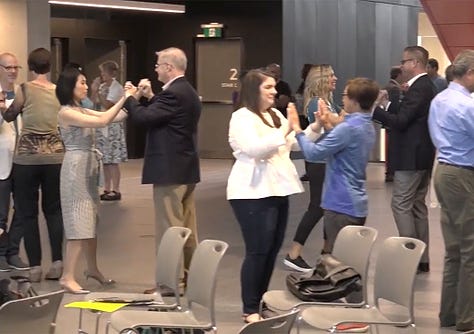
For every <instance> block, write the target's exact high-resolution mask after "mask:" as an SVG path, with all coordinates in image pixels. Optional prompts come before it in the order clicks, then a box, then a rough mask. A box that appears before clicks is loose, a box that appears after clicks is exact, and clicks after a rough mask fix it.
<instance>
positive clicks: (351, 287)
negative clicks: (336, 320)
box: [286, 254, 362, 302]
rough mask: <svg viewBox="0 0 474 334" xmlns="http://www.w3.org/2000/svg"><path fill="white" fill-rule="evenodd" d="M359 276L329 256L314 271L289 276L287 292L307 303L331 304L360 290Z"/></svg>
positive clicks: (349, 267)
mask: <svg viewBox="0 0 474 334" xmlns="http://www.w3.org/2000/svg"><path fill="white" fill-rule="evenodd" d="M360 279H361V277H360V274H359V273H358V272H357V271H355V270H354V268H352V267H351V266H348V265H345V264H344V263H342V262H341V261H339V260H338V259H336V258H335V257H334V256H332V255H331V254H324V255H321V257H320V258H319V260H318V263H317V264H316V268H315V269H314V271H312V272H309V273H306V274H296V273H293V274H289V275H288V276H287V277H286V285H287V287H288V290H289V291H290V292H291V293H293V294H294V295H295V296H296V297H298V298H299V299H301V300H303V301H308V302H332V301H335V300H337V299H340V298H343V297H346V296H347V295H348V294H350V293H351V292H353V291H359V290H360V289H361V288H362V285H361V281H360Z"/></svg>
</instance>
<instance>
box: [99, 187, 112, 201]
mask: <svg viewBox="0 0 474 334" xmlns="http://www.w3.org/2000/svg"><path fill="white" fill-rule="evenodd" d="M108 194H110V191H108V190H104V193H103V194H102V195H100V200H101V201H106V198H107V195H108Z"/></svg>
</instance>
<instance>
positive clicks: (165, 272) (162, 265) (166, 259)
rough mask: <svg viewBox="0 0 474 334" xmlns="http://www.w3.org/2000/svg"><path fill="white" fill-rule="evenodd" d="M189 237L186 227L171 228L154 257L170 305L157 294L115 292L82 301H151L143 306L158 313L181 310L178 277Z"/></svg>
mask: <svg viewBox="0 0 474 334" xmlns="http://www.w3.org/2000/svg"><path fill="white" fill-rule="evenodd" d="M190 235H191V230H190V229H189V228H186V227H178V226H172V227H169V228H168V229H167V230H166V232H165V233H164V234H163V237H162V238H161V241H160V246H159V247H158V252H157V256H156V280H157V281H158V282H159V283H160V284H163V285H166V286H168V287H170V288H171V289H172V290H173V291H174V296H175V298H174V300H173V301H172V302H171V303H164V302H163V299H162V297H161V296H160V295H159V294H156V295H151V294H141V293H117V292H93V293H89V294H87V295H85V297H84V300H107V299H108V298H109V299H120V300H150V299H152V300H153V301H152V302H151V303H150V304H148V305H145V306H148V307H150V306H152V307H153V308H155V309H157V310H159V311H165V310H173V309H181V301H180V293H179V276H180V272H181V266H182V258H183V247H184V245H185V243H186V241H187V240H188V238H189V236H190ZM100 315H101V313H100V312H97V318H96V329H95V332H96V333H97V332H98V326H99V320H100ZM81 328H82V309H81V310H80V313H79V333H84V331H82V329H81Z"/></svg>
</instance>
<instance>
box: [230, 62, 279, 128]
mask: <svg viewBox="0 0 474 334" xmlns="http://www.w3.org/2000/svg"><path fill="white" fill-rule="evenodd" d="M267 78H274V76H273V74H272V73H269V72H266V71H264V70H261V69H256V70H250V71H248V72H247V74H245V75H244V77H243V78H242V79H241V83H240V96H239V105H240V107H245V108H247V109H248V110H250V111H251V112H253V113H255V114H257V115H258V116H259V117H260V118H261V119H262V121H263V123H265V124H266V125H268V126H270V127H273V126H272V125H271V124H269V123H268V122H267V121H266V120H265V118H264V117H263V115H262V114H261V113H260V85H261V84H262V82H264V81H265V80H266V79H267ZM268 112H269V114H270V115H271V117H272V120H273V124H274V125H275V127H276V128H279V127H280V126H281V121H280V118H279V117H278V116H277V115H276V114H275V112H273V111H272V110H271V108H269V110H268Z"/></svg>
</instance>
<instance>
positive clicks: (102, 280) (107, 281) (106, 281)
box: [84, 271, 115, 285]
mask: <svg viewBox="0 0 474 334" xmlns="http://www.w3.org/2000/svg"><path fill="white" fill-rule="evenodd" d="M84 276H85V277H86V280H89V278H92V279H94V280H96V281H97V282H98V283H99V284H100V285H113V284H115V280H113V279H110V278H109V279H107V278H104V277H100V276H98V275H96V274H92V273H90V272H88V271H84Z"/></svg>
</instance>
